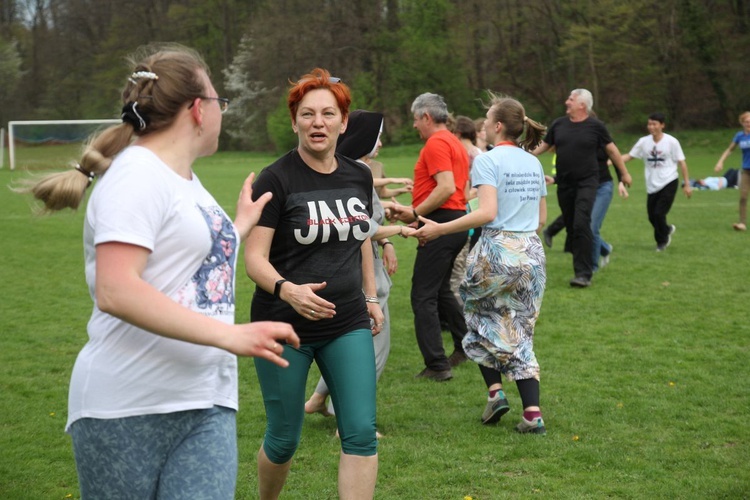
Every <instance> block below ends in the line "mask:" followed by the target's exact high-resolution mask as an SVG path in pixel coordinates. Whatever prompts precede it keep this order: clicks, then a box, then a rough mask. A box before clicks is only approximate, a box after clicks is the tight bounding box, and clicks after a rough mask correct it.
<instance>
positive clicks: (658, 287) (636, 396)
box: [0, 130, 750, 500]
mask: <svg viewBox="0 0 750 500" xmlns="http://www.w3.org/2000/svg"><path fill="white" fill-rule="evenodd" d="M732 134H733V131H732V130H722V131H714V132H707V133H703V132H701V133H698V132H692V133H690V134H679V133H676V134H675V135H676V136H677V137H678V138H679V139H681V140H682V141H683V146H684V148H685V152H686V155H687V159H688V165H689V167H690V171H691V176H693V177H704V176H707V175H711V173H712V168H713V165H714V164H715V162H716V159H718V157H719V155H720V154H721V151H722V150H723V149H724V148H725V147H726V146H727V144H728V143H729V140H730V139H731V137H732ZM616 139H617V142H618V145H619V146H620V147H621V149H622V150H623V152H627V151H628V150H629V148H630V147H631V146H632V144H633V143H634V140H635V139H636V137H635V136H622V138H617V137H616ZM418 149H419V146H418V145H417V146H404V147H399V148H390V149H389V148H385V149H384V150H383V152H382V154H381V157H380V159H381V160H382V161H383V163H384V164H385V167H386V169H387V172H388V174H389V175H393V176H404V175H410V174H411V169H412V168H413V164H414V161H415V159H416V154H417V152H418ZM56 151H57V152H55V153H53V154H52V156H53V159H54V160H55V163H57V164H65V163H67V161H68V160H69V158H68V156H67V155H68V154H69V151H70V149H69V148H68V149H60V150H56ZM271 160H272V158H271V157H269V156H264V155H258V154H242V153H220V154H217V155H215V156H214V157H212V158H209V159H204V160H202V161H200V162H199V164H198V165H197V166H196V171H197V172H198V174H199V176H200V177H201V180H202V182H203V183H204V184H205V185H206V186H207V187H208V189H209V190H210V191H211V192H212V193H214V195H215V196H216V197H217V199H218V200H219V201H220V202H221V203H222V204H223V205H224V206H225V208H226V209H227V210H228V211H229V212H230V213H233V212H234V207H233V204H234V201H235V200H236V197H237V191H238V189H239V187H240V185H241V181H242V180H243V178H244V177H245V176H246V175H247V174H248V173H249V172H250V171H253V170H255V171H257V170H259V169H260V168H261V167H262V166H264V165H265V164H267V163H268V162H269V161H271ZM542 160H543V162H544V164H545V165H549V161H550V160H551V157H550V156H549V155H547V156H545V157H542ZM730 165H731V166H735V167H736V166H738V165H739V153H737V152H736V153H734V155H733V156H732V157H730V161H729V162H727V166H730ZM6 166H7V161H6ZM628 167H629V169H630V171H631V173H632V174H633V178H634V187H633V189H632V190H631V196H630V198H629V199H627V200H621V199H617V198H616V199H615V200H613V202H612V206H611V208H610V210H609V214H608V216H607V219H606V221H605V224H604V227H603V231H602V233H603V235H604V237H605V238H606V239H607V241H609V242H610V243H612V244H613V245H614V253H613V257H612V260H611V263H610V265H609V266H608V267H607V268H605V269H603V270H602V271H600V272H599V273H597V274H596V275H595V277H594V284H593V286H592V287H591V288H588V289H572V288H570V287H569V286H568V280H569V279H570V278H571V277H572V276H573V271H572V262H571V257H570V255H567V254H564V253H563V252H562V250H561V248H562V243H563V240H562V235H560V237H558V239H556V240H555V242H554V246H553V248H552V249H550V250H549V251H548V282H547V290H546V293H545V297H544V303H543V305H542V312H541V316H540V320H539V323H538V325H537V330H536V352H537V356H538V358H539V361H540V364H541V367H542V409H543V412H544V418H545V422H546V425H547V428H548V433H547V435H546V436H533V435H518V434H516V433H515V432H514V431H513V428H514V426H515V424H516V422H517V420H518V419H519V417H520V413H521V407H520V400H519V398H518V393H517V391H516V390H515V386H513V385H512V384H508V385H507V386H506V392H507V393H508V397H509V399H510V403H511V411H510V413H509V414H507V415H506V416H505V417H504V418H503V420H502V421H501V422H500V423H499V424H498V425H497V426H494V427H485V426H482V425H481V424H480V423H479V416H480V414H481V411H482V409H483V408H484V402H485V397H486V395H485V389H484V386H483V383H482V378H481V376H480V374H479V370H478V369H477V367H476V366H474V365H473V364H472V363H465V364H463V365H461V366H459V367H458V368H456V369H455V371H454V379H453V380H451V381H450V382H447V383H442V384H436V383H434V382H430V381H426V380H423V379H415V378H414V375H415V374H416V373H417V372H418V371H419V370H420V369H421V368H422V366H421V356H420V355H419V351H418V349H417V345H416V341H415V339H414V333H413V318H412V313H411V308H410V305H409V287H410V279H411V264H412V261H413V258H414V248H415V245H416V242H415V241H413V240H403V239H400V238H397V239H396V240H395V245H396V248H397V252H398V255H399V260H400V267H399V272H398V273H397V274H396V275H395V276H394V288H393V291H392V294H391V302H390V307H391V317H392V321H393V327H392V350H391V356H390V359H389V361H388V365H387V367H386V370H385V373H384V374H383V377H382V378H381V380H380V383H379V388H378V428H379V430H380V431H381V432H382V433H383V434H384V438H383V439H382V440H381V442H380V448H379V454H380V473H379V477H378V486H377V490H376V496H377V497H378V498H383V499H401V498H414V499H456V500H461V499H463V498H464V497H472V498H473V499H475V500H478V499H496V498H571V499H573V498H574V499H579V498H592V499H593V498H696V499H697V498H748V496H750V467H748V462H750V429H749V428H748V426H747V419H748V415H750V393H749V392H748V390H747V385H746V384H748V382H750V325H748V319H750V316H749V314H748V304H750V267H749V266H748V259H749V258H750V234H749V233H737V232H734V231H733V230H732V229H731V224H732V223H733V222H735V221H736V219H737V200H738V192H737V191H736V190H725V191H721V192H696V193H695V194H694V195H693V198H692V199H690V200H688V199H686V198H685V197H684V196H683V195H682V193H681V192H680V193H678V197H677V199H676V201H675V204H674V207H673V209H672V212H671V214H670V218H669V220H670V222H671V223H673V224H676V226H677V232H676V234H675V235H674V238H673V242H672V245H671V246H670V247H669V248H668V249H667V251H665V252H663V253H656V252H655V251H654V248H655V243H654V241H653V237H652V231H651V227H650V225H649V223H648V220H647V218H646V209H645V199H646V195H645V189H644V183H643V167H642V164H641V163H640V162H639V161H633V162H630V163H629V164H628ZM21 175H23V172H21V171H15V172H10V171H8V169H7V168H5V169H3V170H0V183H2V184H4V185H7V184H9V183H11V182H12V180H13V179H16V178H18V177H19V176H21ZM404 202H405V203H406V202H408V197H405V198H404ZM548 206H549V220H550V221H551V220H552V219H553V218H554V217H556V216H557V214H558V213H559V208H558V207H557V203H556V200H555V189H554V187H553V188H552V189H551V191H550V195H549V198H548ZM0 209H1V211H0V231H1V234H2V235H3V239H4V241H5V243H4V244H3V251H2V255H3V263H2V266H1V267H0V273H1V274H0V278H2V280H1V282H2V283H5V287H6V288H5V289H6V292H5V294H4V296H5V298H4V300H3V301H2V302H0V317H1V318H2V329H1V332H2V334H1V335H0V401H1V405H2V406H1V407H0V410H1V411H0V449H1V450H2V454H0V498H12V499H64V498H79V493H78V488H77V480H76V473H75V464H74V462H73V458H72V451H71V446H70V439H69V437H68V436H67V435H66V434H64V432H63V426H64V423H65V419H66V413H67V386H68V379H69V376H70V371H71V368H72V365H73V362H74V360H75V356H76V354H77V352H78V351H79V349H80V348H81V346H82V345H83V344H84V343H85V341H86V322H87V320H88V316H89V313H90V309H91V301H90V299H89V297H88V291H87V288H86V284H85V281H84V277H83V258H82V255H83V252H82V245H81V241H82V216H83V210H81V211H79V212H78V213H70V212H68V213H61V214H56V215H54V216H52V217H41V218H40V217H37V216H33V215H32V213H31V212H32V210H31V206H30V203H29V200H28V199H26V198H24V197H22V196H19V195H16V194H14V193H12V192H11V191H10V190H7V189H5V190H3V191H2V194H0ZM237 284H238V314H237V318H238V321H244V320H245V319H246V318H247V317H248V308H249V303H250V297H251V293H252V289H253V286H252V283H251V282H250V281H249V280H248V279H246V278H244V270H242V274H241V276H240V277H238V283H237ZM446 340H447V336H446ZM252 364H253V361H252V360H251V359H243V360H241V362H240V379H241V394H240V404H241V408H240V412H239V414H238V424H239V425H238V428H239V451H240V471H239V482H238V489H237V498H242V499H245V498H248V499H250V498H256V496H257V495H256V480H255V453H256V452H257V449H258V447H259V445H260V442H261V439H262V435H263V430H264V420H265V415H264V410H263V404H262V400H261V397H260V392H259V388H258V383H257V380H256V376H255V371H254V369H253V366H252ZM316 381H317V371H314V372H312V373H311V376H310V380H309V381H308V393H309V392H311V391H312V388H313V385H314V383H315V382H316ZM334 432H335V423H334V421H333V420H331V419H326V418H324V417H322V416H318V415H314V416H310V417H308V418H307V419H306V422H305V428H304V430H303V436H302V443H301V445H300V448H299V451H298V452H297V455H296V457H295V463H294V465H293V468H292V472H291V474H290V476H289V480H288V483H287V485H286V488H285V492H284V498H335V497H336V471H337V463H338V453H339V444H338V441H337V439H336V438H335V436H334Z"/></svg>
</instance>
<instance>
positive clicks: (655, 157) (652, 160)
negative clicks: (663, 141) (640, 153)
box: [646, 144, 667, 168]
mask: <svg viewBox="0 0 750 500" xmlns="http://www.w3.org/2000/svg"><path fill="white" fill-rule="evenodd" d="M666 160H667V157H666V156H664V153H663V152H661V151H659V150H658V149H657V148H656V144H654V147H653V148H652V149H651V152H650V153H649V154H648V157H647V158H646V164H647V165H648V166H649V167H651V168H659V167H663V166H664V162H665V161H666Z"/></svg>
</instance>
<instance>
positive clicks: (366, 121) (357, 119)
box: [336, 109, 383, 160]
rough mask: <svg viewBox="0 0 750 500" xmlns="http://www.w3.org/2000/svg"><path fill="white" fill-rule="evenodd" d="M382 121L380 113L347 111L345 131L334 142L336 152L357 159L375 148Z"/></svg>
mask: <svg viewBox="0 0 750 500" xmlns="http://www.w3.org/2000/svg"><path fill="white" fill-rule="evenodd" d="M382 123H383V115H382V113H375V112H373V111H364V110H362V109H357V110H354V111H352V112H351V113H349V122H348V124H347V126H346V132H344V133H343V134H341V135H340V136H339V139H338V141H337V142H336V152H337V153H339V154H341V155H344V156H347V157H349V158H352V159H353V160H359V159H360V158H362V157H363V156H365V155H367V154H369V153H370V152H371V151H372V150H373V149H375V144H377V142H378V135H379V134H380V125H381V124H382Z"/></svg>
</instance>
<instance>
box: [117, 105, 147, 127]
mask: <svg viewBox="0 0 750 500" xmlns="http://www.w3.org/2000/svg"><path fill="white" fill-rule="evenodd" d="M137 106H138V103H137V102H135V101H130V102H129V103H127V104H126V105H125V106H123V107H122V115H120V117H121V118H122V121H123V122H124V123H129V124H131V125H132V126H133V129H135V130H137V131H139V132H140V131H141V130H143V129H145V128H146V127H147V126H148V120H147V119H146V118H145V117H143V116H141V114H140V113H138V110H137V109H136V107H137Z"/></svg>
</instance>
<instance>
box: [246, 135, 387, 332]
mask: <svg viewBox="0 0 750 500" xmlns="http://www.w3.org/2000/svg"><path fill="white" fill-rule="evenodd" d="M336 160H337V161H338V168H337V169H336V170H334V171H333V172H332V173H330V174H321V173H319V172H316V171H315V170H313V169H312V168H310V167H308V166H307V164H305V162H304V161H303V160H302V158H301V157H300V155H299V154H298V153H297V150H296V149H295V150H293V151H291V152H289V153H287V154H286V155H284V156H282V157H281V158H279V159H278V160H277V161H276V162H274V163H273V164H271V165H269V166H268V167H266V168H264V169H263V170H262V171H261V172H260V174H258V177H257V178H256V180H255V183H254V184H253V198H255V199H257V198H258V197H259V196H260V195H262V194H263V193H265V192H267V191H270V192H272V193H273V198H271V201H269V202H268V204H267V205H266V206H265V208H264V209H263V213H262V215H261V218H260V221H259V222H258V225H260V226H264V227H269V228H272V229H274V230H275V232H274V235H273V240H272V242H271V249H270V254H269V261H270V262H271V264H272V265H273V266H274V267H275V268H276V270H277V271H278V272H279V274H281V276H283V277H284V278H285V279H288V280H289V281H291V282H293V283H295V284H298V285H301V284H305V283H321V282H324V281H325V282H326V283H327V286H326V287H325V288H324V289H322V290H320V291H318V292H317V294H318V295H319V296H321V297H323V298H324V299H326V300H328V301H330V302H333V303H334V304H335V305H336V315H335V316H334V317H333V318H331V319H323V320H320V321H310V320H308V319H305V318H304V317H302V316H300V315H299V314H298V313H297V312H296V311H295V310H294V308H292V307H291V306H290V305H289V304H287V303H286V302H284V301H283V300H281V299H276V298H275V297H274V296H273V294H270V293H268V292H266V291H265V290H263V289H261V288H260V287H256V290H255V294H254V295H253V301H252V306H251V313H250V319H251V320H252V321H265V320H271V321H284V322H287V323H291V324H292V326H293V327H294V330H295V331H296V332H297V335H299V337H300V339H301V340H302V342H303V343H309V342H315V341H318V340H323V339H329V338H335V337H337V336H340V335H343V334H345V333H348V332H351V331H353V330H357V329H360V328H369V327H370V320H369V316H368V314H367V306H366V304H365V299H364V295H363V294H362V254H361V247H362V243H363V241H364V240H365V239H367V237H368V236H369V235H370V233H371V232H372V229H373V228H374V226H373V222H372V221H371V216H372V175H371V174H370V171H369V169H368V168H367V167H366V166H364V165H361V164H360V163H357V162H355V161H354V160H350V159H349V158H346V157H344V156H340V155H338V154H337V155H336ZM250 265H252V263H250Z"/></svg>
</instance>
